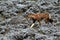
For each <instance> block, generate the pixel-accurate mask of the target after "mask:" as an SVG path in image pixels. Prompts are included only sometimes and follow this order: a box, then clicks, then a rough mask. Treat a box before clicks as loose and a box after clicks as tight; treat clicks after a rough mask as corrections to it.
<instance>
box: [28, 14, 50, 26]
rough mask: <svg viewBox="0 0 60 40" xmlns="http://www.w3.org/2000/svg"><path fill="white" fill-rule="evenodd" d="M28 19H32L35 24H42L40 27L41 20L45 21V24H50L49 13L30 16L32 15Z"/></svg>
mask: <svg viewBox="0 0 60 40" xmlns="http://www.w3.org/2000/svg"><path fill="white" fill-rule="evenodd" d="M28 18H30V19H32V20H33V23H34V22H35V21H38V22H39V23H40V25H41V22H40V21H41V20H43V19H44V20H45V22H46V23H48V22H49V19H50V18H49V14H48V13H41V14H30V15H28Z"/></svg>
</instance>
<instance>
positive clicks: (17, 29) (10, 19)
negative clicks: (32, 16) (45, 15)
mask: <svg viewBox="0 0 60 40" xmlns="http://www.w3.org/2000/svg"><path fill="white" fill-rule="evenodd" d="M59 4H60V3H58V2H57V1H54V2H50V1H44V0H33V1H32V0H30V1H29V0H8V1H7V0H1V1H0V40H60V5H59ZM45 10H47V11H48V12H49V13H50V14H51V16H52V19H54V22H55V24H56V25H55V26H53V25H52V24H45V23H44V21H42V26H40V25H38V24H39V23H38V22H35V26H34V27H33V28H30V25H31V24H32V20H27V19H26V18H25V16H26V15H27V14H28V13H38V12H40V13H42V12H44V11H45Z"/></svg>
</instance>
